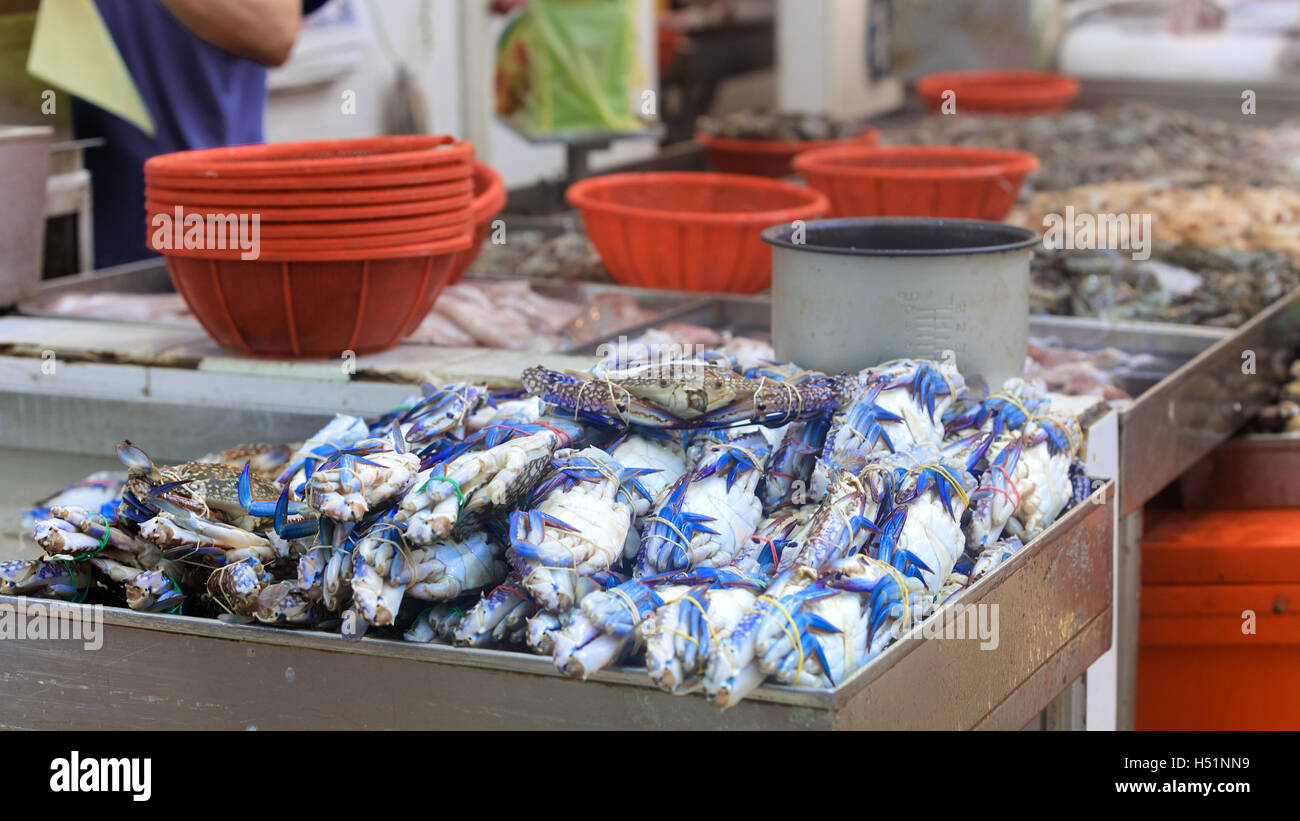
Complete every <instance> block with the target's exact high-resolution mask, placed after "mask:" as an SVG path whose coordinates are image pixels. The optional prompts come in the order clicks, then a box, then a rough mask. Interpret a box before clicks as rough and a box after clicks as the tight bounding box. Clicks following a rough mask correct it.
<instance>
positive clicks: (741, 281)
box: [565, 171, 828, 293]
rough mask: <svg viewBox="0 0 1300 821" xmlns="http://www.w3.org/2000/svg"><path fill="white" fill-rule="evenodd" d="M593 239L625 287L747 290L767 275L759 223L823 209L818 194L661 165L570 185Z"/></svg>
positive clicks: (767, 252) (767, 253) (763, 283)
mask: <svg viewBox="0 0 1300 821" xmlns="http://www.w3.org/2000/svg"><path fill="white" fill-rule="evenodd" d="M565 198H566V199H567V200H568V202H569V204H570V205H572V206H573V207H575V208H577V209H578V210H579V211H580V212H581V213H582V221H583V224H584V225H585V226H586V229H587V235H588V236H589V237H590V238H591V241H592V244H594V245H595V246H596V250H597V251H599V252H600V256H601V259H602V260H603V261H604V263H605V267H606V268H608V269H609V272H610V275H611V276H612V277H613V278H614V279H615V280H617V281H618V282H620V283H622V284H624V285H636V286H641V287H645V288H675V289H678V290H684V291H720V292H730V293H754V292H755V291H761V290H763V289H764V288H766V287H767V286H768V285H769V284H770V283H771V281H772V254H771V249H770V248H768V246H767V245H765V244H764V243H763V241H762V240H761V239H760V238H759V234H760V233H762V231H763V229H764V228H767V227H769V226H772V225H778V224H781V223H786V222H792V221H794V220H809V219H815V218H817V217H819V216H821V215H823V214H825V213H826V209H827V207H828V204H827V201H826V197H825V196H823V195H822V194H820V193H819V192H817V191H814V190H812V189H809V188H804V187H802V186H798V185H793V184H791V183H787V182H782V181H780V180H769V179H763V178H762V177H746V176H741V175H737V174H711V173H702V172H692V171H665V172H647V173H633V174H609V175H607V176H603V177H592V178H590V179H586V180H582V181H581V182H577V183H574V184H573V185H571V186H569V190H568V192H567V193H566V195H565Z"/></svg>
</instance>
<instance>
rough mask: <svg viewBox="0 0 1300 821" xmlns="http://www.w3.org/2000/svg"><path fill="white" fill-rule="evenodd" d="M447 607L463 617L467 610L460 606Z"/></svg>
mask: <svg viewBox="0 0 1300 821" xmlns="http://www.w3.org/2000/svg"><path fill="white" fill-rule="evenodd" d="M447 609H448V610H450V611H451V612H453V613H455V614H456V615H457V616H460V617H461V618H462V619H463V618H465V611H464V610H461V609H460V608H459V607H455V606H448V607H447Z"/></svg>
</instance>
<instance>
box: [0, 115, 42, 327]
mask: <svg viewBox="0 0 1300 821" xmlns="http://www.w3.org/2000/svg"><path fill="white" fill-rule="evenodd" d="M53 139H54V129H52V128H50V127H49V126H0V308H3V307H4V306H6V305H12V304H13V303H14V302H16V301H17V300H18V297H19V296H21V295H22V294H23V293H25V292H26V291H28V290H30V289H31V288H32V287H34V286H35V285H36V283H37V282H39V281H40V279H41V257H42V252H43V251H44V250H45V182H46V180H47V179H48V178H49V175H50V143H51V142H52V141H53Z"/></svg>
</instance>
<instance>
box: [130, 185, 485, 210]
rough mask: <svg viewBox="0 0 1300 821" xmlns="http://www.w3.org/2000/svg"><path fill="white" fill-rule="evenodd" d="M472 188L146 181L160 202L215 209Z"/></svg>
mask: <svg viewBox="0 0 1300 821" xmlns="http://www.w3.org/2000/svg"><path fill="white" fill-rule="evenodd" d="M473 190H474V188H473V183H472V182H471V181H470V180H453V181H451V182H444V183H437V184H434V185H394V186H387V187H381V188H344V189H333V188H331V189H321V190H317V191H253V192H235V191H209V190H206V189H203V188H163V187H159V186H156V185H147V184H146V185H145V192H144V195H145V198H146V199H151V200H159V201H162V202H183V203H187V204H193V205H203V206H211V207H213V208H216V209H223V208H224V209H230V210H238V209H248V208H253V207H257V206H299V205H377V204H384V203H394V202H417V201H420V200H436V199H440V198H443V197H454V196H458V195H460V194H464V193H466V192H472V191H473Z"/></svg>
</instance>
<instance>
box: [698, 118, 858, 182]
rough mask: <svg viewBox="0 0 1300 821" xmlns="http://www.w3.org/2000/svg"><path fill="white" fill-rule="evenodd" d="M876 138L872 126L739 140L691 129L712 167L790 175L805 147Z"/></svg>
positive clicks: (757, 173)
mask: <svg viewBox="0 0 1300 821" xmlns="http://www.w3.org/2000/svg"><path fill="white" fill-rule="evenodd" d="M879 140H880V132H878V131H876V130H875V129H874V128H864V129H863V131H862V133H861V134H860V135H858V136H857V137H852V138H849V139H844V140H741V139H737V138H735V137H718V136H715V135H713V134H706V133H704V132H703V131H697V132H696V133H695V142H697V143H699V144H700V145H701V146H703V147H704V150H705V151H707V152H708V154H709V165H710V166H712V167H713V170H714V171H721V172H723V173H726V174H753V175H754V176H758V177H788V176H790V175H791V174H793V173H794V168H793V166H792V165H791V163H793V162H794V158H795V157H796V156H798V155H799V154H802V153H804V152H805V151H812V150H814V149H817V148H830V147H832V146H837V145H866V146H873V145H875V144H876V143H877V142H878V141H879Z"/></svg>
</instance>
